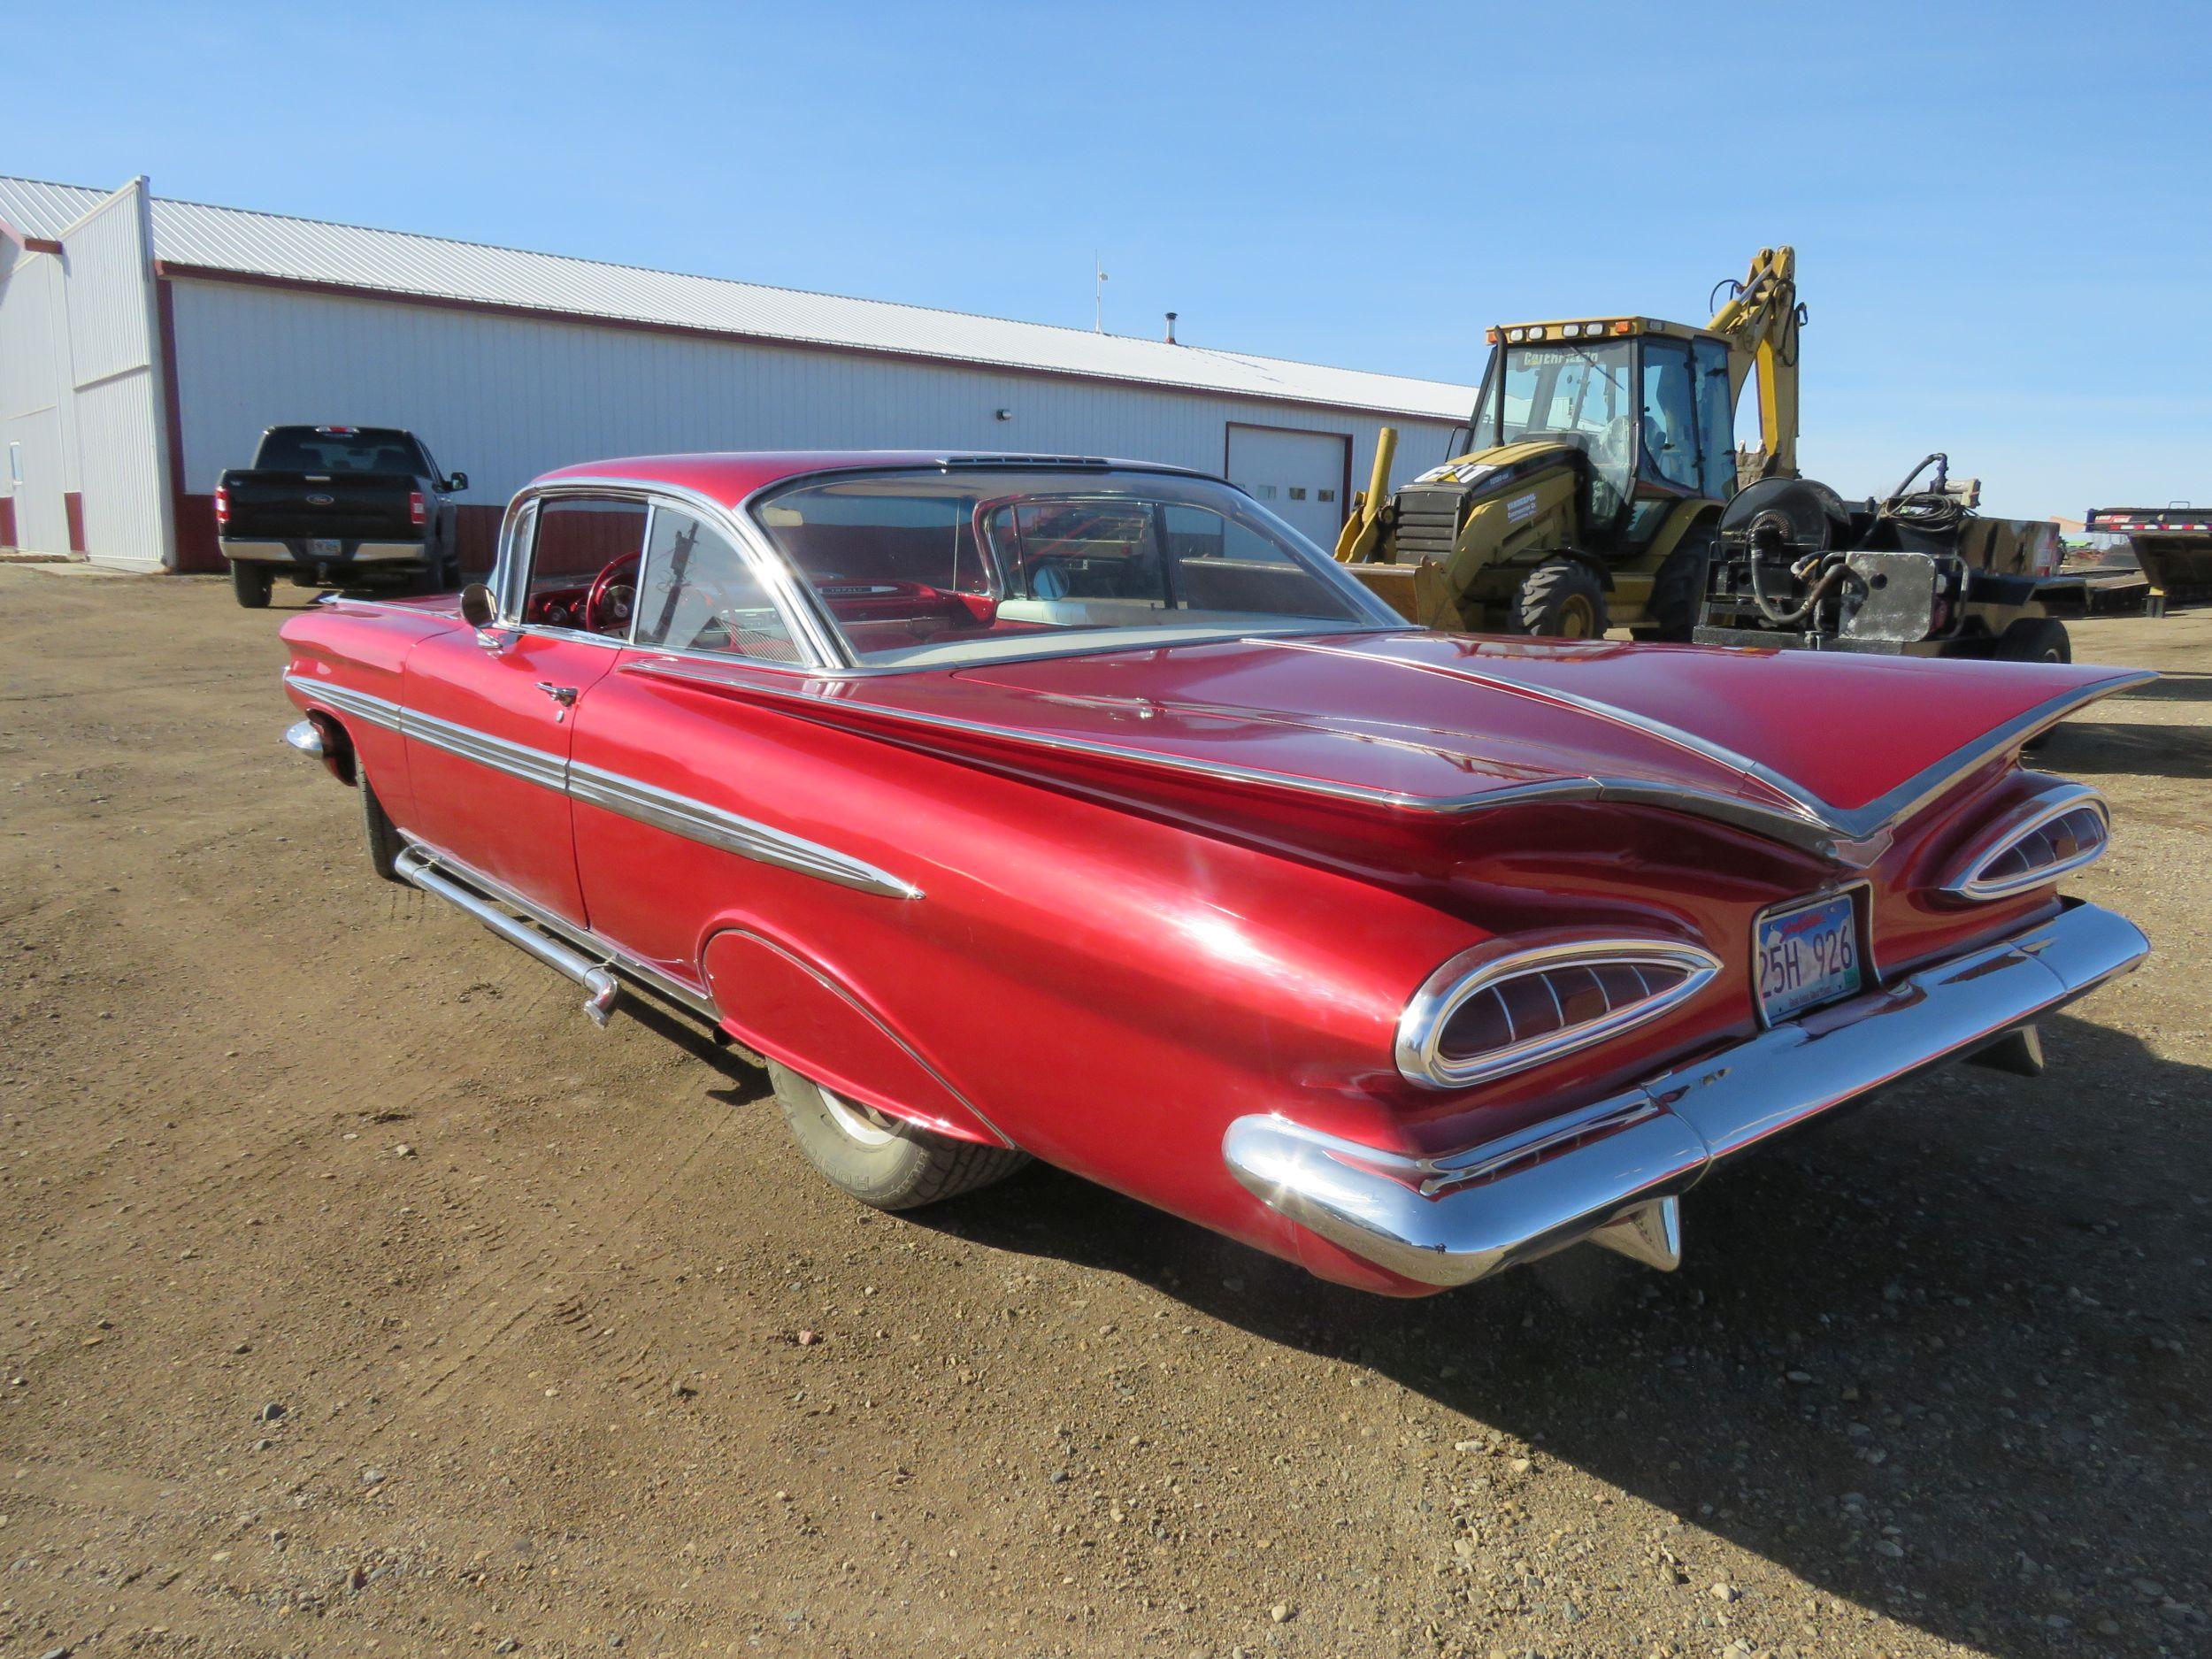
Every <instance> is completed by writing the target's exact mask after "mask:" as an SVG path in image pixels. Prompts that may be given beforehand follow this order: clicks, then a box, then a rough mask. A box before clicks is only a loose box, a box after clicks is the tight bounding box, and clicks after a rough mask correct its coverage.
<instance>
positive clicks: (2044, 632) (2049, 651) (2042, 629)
mask: <svg viewBox="0 0 2212 1659" xmlns="http://www.w3.org/2000/svg"><path fill="white" fill-rule="evenodd" d="M1995 656H1996V658H1997V660H1998V661H1999V662H2001V663H2070V662H2072V661H2073V660H2074V642H2073V641H2071V640H2070V639H2068V638H2067V637H2066V625H2065V624H2064V623H2063V622H2061V621H2060V620H2059V619H2058V618H2055V617H2023V618H2020V620H2019V621H2017V622H2016V623H2014V624H2013V625H2012V626H2010V627H2008V628H2007V629H2006V630H2005V631H2004V632H2003V633H2002V634H1999V635H1998V636H1997V649H1996V652H1995Z"/></svg>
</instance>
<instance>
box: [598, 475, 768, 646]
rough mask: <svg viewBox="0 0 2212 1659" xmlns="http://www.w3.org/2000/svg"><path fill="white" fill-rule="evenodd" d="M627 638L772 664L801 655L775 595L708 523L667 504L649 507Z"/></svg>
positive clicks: (642, 642)
mask: <svg viewBox="0 0 2212 1659" xmlns="http://www.w3.org/2000/svg"><path fill="white" fill-rule="evenodd" d="M632 641H633V643H634V644H638V645H647V646H653V645H657V646H662V647H664V648H666V649H670V650H677V651H721V652H727V653H728V654H729V655H731V656H733V657H757V658H759V659H761V660H762V661H764V662H771V663H795V662H797V661H799V660H800V658H799V653H798V651H797V649H795V647H794V645H793V644H792V641H791V635H790V634H789V633H788V632H787V630H786V629H785V627H784V623H783V618H782V616H781V615H780V614H779V613H778V611H777V610H776V606H775V602H774V600H772V598H770V596H769V595H768V592H767V590H766V589H765V588H763V587H762V586H761V583H760V578H759V577H758V576H757V575H756V574H755V573H754V571H753V567H752V566H751V565H749V564H748V563H747V562H746V561H745V558H744V557H743V556H742V555H741V554H740V553H739V551H738V550H737V549H736V548H734V547H733V546H731V545H730V542H729V541H728V540H727V538H726V537H725V536H724V535H723V534H722V533H721V532H720V531H718V530H717V529H715V528H714V526H711V525H704V524H701V523H700V522H699V521H698V520H697V519H696V518H692V517H691V516H690V515H689V514H688V513H684V512H679V511H676V510H675V509H673V508H671V507H657V508H655V509H654V510H653V533H652V538H651V540H650V541H649V542H648V544H647V546H646V549H645V573H644V580H643V583H642V584H641V586H640V588H639V589H638V596H637V631H636V633H635V634H634V635H633V636H632Z"/></svg>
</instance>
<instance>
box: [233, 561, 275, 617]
mask: <svg viewBox="0 0 2212 1659" xmlns="http://www.w3.org/2000/svg"><path fill="white" fill-rule="evenodd" d="M275 586H276V572H274V571H273V570H271V569H270V568H269V567H268V566H267V565H250V564H248V563H247V562H246V561H245V560H243V559H233V560H232V561H231V562H230V590H231V592H232V593H234V594H235V595H238V603H240V604H242V605H243V606H245V607H246V609H247V610H249V611H259V610H261V609H262V608H263V607H264V606H265V605H266V604H267V603H269V590H270V589H271V588H273V587H275Z"/></svg>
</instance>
